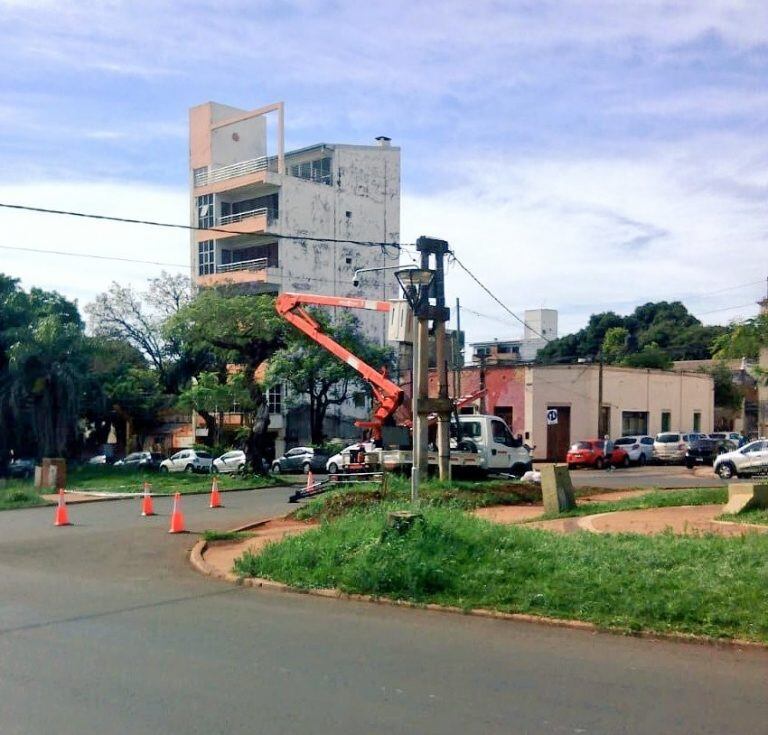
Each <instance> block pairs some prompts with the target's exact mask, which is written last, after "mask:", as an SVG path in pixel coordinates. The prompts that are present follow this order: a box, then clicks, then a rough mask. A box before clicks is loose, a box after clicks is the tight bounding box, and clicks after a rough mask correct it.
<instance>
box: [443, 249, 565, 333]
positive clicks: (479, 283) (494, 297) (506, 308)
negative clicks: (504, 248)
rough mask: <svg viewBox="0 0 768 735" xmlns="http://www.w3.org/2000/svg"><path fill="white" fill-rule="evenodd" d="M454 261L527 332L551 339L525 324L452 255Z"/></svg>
mask: <svg viewBox="0 0 768 735" xmlns="http://www.w3.org/2000/svg"><path fill="white" fill-rule="evenodd" d="M453 260H454V262H455V263H456V264H457V265H458V266H459V267H460V268H461V269H462V270H463V271H464V272H465V273H466V274H467V275H468V276H469V277H470V278H471V279H472V280H473V281H474V282H475V283H476V284H477V285H478V286H480V288H482V289H483V291H485V292H486V293H487V294H488V295H489V296H490V297H491V298H492V299H493V300H494V301H495V302H496V303H497V304H498V305H499V306H500V307H501V308H502V309H504V311H506V312H507V314H509V315H510V316H512V317H514V318H515V319H517V321H519V322H520V324H522V325H523V326H524V327H525V328H526V329H527V330H528V331H529V332H532V333H533V334H535V335H536V336H537V337H541V338H542V339H543V340H544V341H545V342H547V343H549V342H551V341H552V340H551V339H549V338H548V337H545V336H544V335H543V334H541V333H539V332H537V331H536V330H535V329H534V328H533V327H531V326H530V324H527V323H526V322H525V320H524V319H521V318H520V317H519V316H518V315H517V314H515V312H514V311H512V309H510V308H509V307H508V306H507V305H506V304H505V303H504V302H503V301H502V300H501V299H500V298H499V297H498V296H496V294H494V293H493V291H491V290H490V289H489V288H488V287H487V286H486V285H485V284H484V283H483V282H482V281H481V280H480V279H479V278H478V277H477V276H476V275H475V274H474V273H472V271H471V270H469V268H467V266H465V265H464V263H462V262H461V261H460V260H459V259H458V258H457V257H456V255H453Z"/></svg>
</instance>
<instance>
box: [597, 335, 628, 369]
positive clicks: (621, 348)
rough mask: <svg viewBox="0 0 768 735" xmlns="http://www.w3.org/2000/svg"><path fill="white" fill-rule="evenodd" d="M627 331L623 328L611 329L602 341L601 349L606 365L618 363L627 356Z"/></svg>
mask: <svg viewBox="0 0 768 735" xmlns="http://www.w3.org/2000/svg"><path fill="white" fill-rule="evenodd" d="M628 340H629V330H628V329H626V328H625V327H611V328H610V329H609V330H608V331H607V332H606V333H605V338H604V339H603V346H602V348H601V350H602V353H603V359H604V360H605V361H606V362H607V363H609V364H610V363H615V362H619V361H620V360H621V359H622V358H623V357H624V356H625V355H626V354H627V349H628V346H627V343H628Z"/></svg>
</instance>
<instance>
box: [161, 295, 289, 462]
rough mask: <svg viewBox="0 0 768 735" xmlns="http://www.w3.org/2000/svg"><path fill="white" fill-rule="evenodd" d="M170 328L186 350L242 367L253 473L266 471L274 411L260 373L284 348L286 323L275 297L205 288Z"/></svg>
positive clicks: (174, 318) (248, 454)
mask: <svg viewBox="0 0 768 735" xmlns="http://www.w3.org/2000/svg"><path fill="white" fill-rule="evenodd" d="M165 329H166V331H165V334H166V335H173V336H174V338H176V339H178V340H180V342H181V343H182V344H184V345H185V348H186V349H190V350H197V351H200V352H210V353H212V354H213V355H214V356H215V358H216V360H218V361H219V362H220V363H223V364H227V365H236V366H239V368H240V370H241V372H242V374H243V387H244V389H245V391H246V393H247V396H248V405H249V409H248V410H247V411H246V412H244V420H245V421H246V423H247V436H246V438H245V452H246V457H247V459H248V463H249V464H250V465H251V466H252V468H253V471H254V472H257V473H262V472H263V467H262V461H261V460H262V458H263V457H264V450H265V440H266V432H267V428H268V427H269V408H268V406H267V401H266V396H265V394H264V389H263V386H262V385H261V384H260V383H259V382H258V381H257V380H256V370H257V369H258V368H259V366H260V365H261V364H262V363H263V362H264V361H265V360H266V359H267V358H268V357H270V356H271V355H272V354H273V353H274V352H275V351H276V350H277V349H278V348H280V347H281V346H282V345H283V329H284V328H283V322H282V320H281V319H280V318H279V317H278V315H277V313H276V311H275V306H274V299H273V298H272V297H271V296H266V295H258V296H250V295H242V294H230V293H228V292H227V291H226V290H218V289H205V290H203V291H201V292H200V293H199V294H197V296H196V297H195V298H194V299H193V300H192V301H190V302H189V303H188V304H186V305H185V306H183V307H182V308H181V309H179V311H178V312H177V313H176V314H174V315H173V316H172V317H171V318H170V319H169V320H168V322H167V323H166V328H165Z"/></svg>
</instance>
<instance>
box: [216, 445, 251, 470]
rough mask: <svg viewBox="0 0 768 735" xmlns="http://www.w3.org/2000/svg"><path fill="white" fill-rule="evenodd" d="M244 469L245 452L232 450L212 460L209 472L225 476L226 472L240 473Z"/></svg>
mask: <svg viewBox="0 0 768 735" xmlns="http://www.w3.org/2000/svg"><path fill="white" fill-rule="evenodd" d="M244 469H245V452H243V451H242V450H241V449H233V450H232V451H231V452H225V453H224V454H222V455H221V457H216V459H214V460H213V466H212V468H211V472H217V473H219V472H220V473H221V474H226V473H228V472H242V471H243V470H244Z"/></svg>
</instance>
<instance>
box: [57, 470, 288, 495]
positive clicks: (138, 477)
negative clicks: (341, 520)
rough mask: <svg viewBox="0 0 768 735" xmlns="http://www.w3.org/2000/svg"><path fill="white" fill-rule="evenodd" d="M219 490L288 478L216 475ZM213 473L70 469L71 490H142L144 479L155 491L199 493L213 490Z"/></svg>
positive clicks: (280, 481)
mask: <svg viewBox="0 0 768 735" xmlns="http://www.w3.org/2000/svg"><path fill="white" fill-rule="evenodd" d="M217 477H218V480H219V489H220V490H233V489H241V488H260V487H273V486H275V485H283V484H285V480H281V479H279V478H276V477H274V476H273V475H233V474H226V475H217ZM211 479H212V475H210V474H207V473H206V474H194V473H186V472H173V473H170V472H140V471H137V470H130V469H122V468H120V467H109V466H95V467H89V466H85V467H79V468H76V469H71V470H70V471H69V475H68V478H67V488H68V489H69V490H92V491H100V492H113V493H140V492H142V491H143V489H144V482H145V481H146V482H148V483H149V484H150V485H151V490H152V492H153V493H167V494H169V495H170V494H173V493H176V492H179V493H182V494H185V493H196V492H205V491H207V490H210V489H211Z"/></svg>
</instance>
